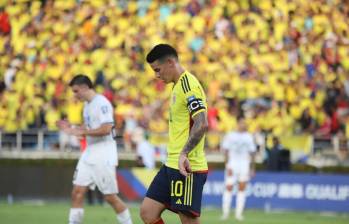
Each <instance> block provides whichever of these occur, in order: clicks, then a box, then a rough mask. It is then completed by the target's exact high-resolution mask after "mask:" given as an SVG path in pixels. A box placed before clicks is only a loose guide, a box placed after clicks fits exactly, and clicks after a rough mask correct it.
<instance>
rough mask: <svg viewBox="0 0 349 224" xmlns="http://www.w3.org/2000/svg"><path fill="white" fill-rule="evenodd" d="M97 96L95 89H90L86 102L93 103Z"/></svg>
mask: <svg viewBox="0 0 349 224" xmlns="http://www.w3.org/2000/svg"><path fill="white" fill-rule="evenodd" d="M96 95H97V93H96V92H95V91H94V90H93V89H90V90H89V91H88V93H87V94H86V100H87V102H89V103H90V102H91V101H92V99H93V98H94V97H95V96H96Z"/></svg>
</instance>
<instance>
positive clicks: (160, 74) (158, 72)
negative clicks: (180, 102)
mask: <svg viewBox="0 0 349 224" xmlns="http://www.w3.org/2000/svg"><path fill="white" fill-rule="evenodd" d="M150 66H151V67H152V69H153V70H154V72H155V76H156V78H158V79H161V80H162V81H164V82H165V83H170V82H172V79H171V70H170V68H171V61H170V59H167V60H165V61H164V62H160V61H159V60H156V61H154V62H153V63H151V64H150Z"/></svg>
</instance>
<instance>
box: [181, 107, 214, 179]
mask: <svg viewBox="0 0 349 224" xmlns="http://www.w3.org/2000/svg"><path fill="white" fill-rule="evenodd" d="M192 119H193V121H194V123H193V126H192V128H191V130H190V133H189V138H188V141H187V143H186V144H185V146H184V147H183V150H182V152H181V153H180V155H179V159H178V168H179V172H180V173H181V174H182V175H184V176H186V177H187V176H188V173H191V171H192V170H191V167H190V163H189V159H188V154H189V153H190V152H191V151H192V150H193V149H194V147H195V146H196V145H197V144H198V143H199V142H200V140H201V139H202V137H203V136H204V134H205V132H206V131H207V129H208V121H207V116H206V112H200V113H198V114H196V115H195V116H194V117H193V118H192Z"/></svg>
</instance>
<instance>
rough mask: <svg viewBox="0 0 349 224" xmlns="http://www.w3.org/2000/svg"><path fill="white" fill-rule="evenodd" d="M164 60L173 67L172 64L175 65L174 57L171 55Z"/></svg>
mask: <svg viewBox="0 0 349 224" xmlns="http://www.w3.org/2000/svg"><path fill="white" fill-rule="evenodd" d="M166 61H167V63H168V64H169V65H170V66H171V67H173V66H174V65H175V63H176V61H175V59H174V58H171V57H168V58H167V59H166Z"/></svg>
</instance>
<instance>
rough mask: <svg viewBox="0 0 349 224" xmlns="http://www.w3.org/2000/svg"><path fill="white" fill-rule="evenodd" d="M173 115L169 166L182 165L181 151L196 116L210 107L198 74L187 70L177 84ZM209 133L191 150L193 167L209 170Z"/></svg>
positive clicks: (194, 169)
mask: <svg viewBox="0 0 349 224" xmlns="http://www.w3.org/2000/svg"><path fill="white" fill-rule="evenodd" d="M170 100H171V102H170V116H169V143H168V147H167V154H168V157H167V161H166V166H168V167H171V168H174V169H178V158H179V154H180V152H181V151H182V150H183V147H184V145H185V144H186V143H187V141H188V138H189V133H190V129H191V127H192V125H193V120H192V118H193V117H194V116H195V115H196V114H198V113H199V112H202V111H206V110H207V103H206V96H205V93H204V91H203V89H202V86H201V84H200V82H199V81H198V80H197V79H196V77H195V76H194V75H192V74H190V73H189V72H187V71H185V72H183V73H182V74H181V76H180V77H179V79H178V81H177V82H176V83H175V84H174V86H173V89H172V93H171V99H170ZM204 144H205V136H203V137H202V139H201V140H200V142H199V143H198V144H197V145H196V146H195V148H194V149H193V150H192V151H191V152H190V153H189V154H188V159H189V162H190V166H191V169H192V171H206V170H207V161H206V156H205V152H204Z"/></svg>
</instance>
